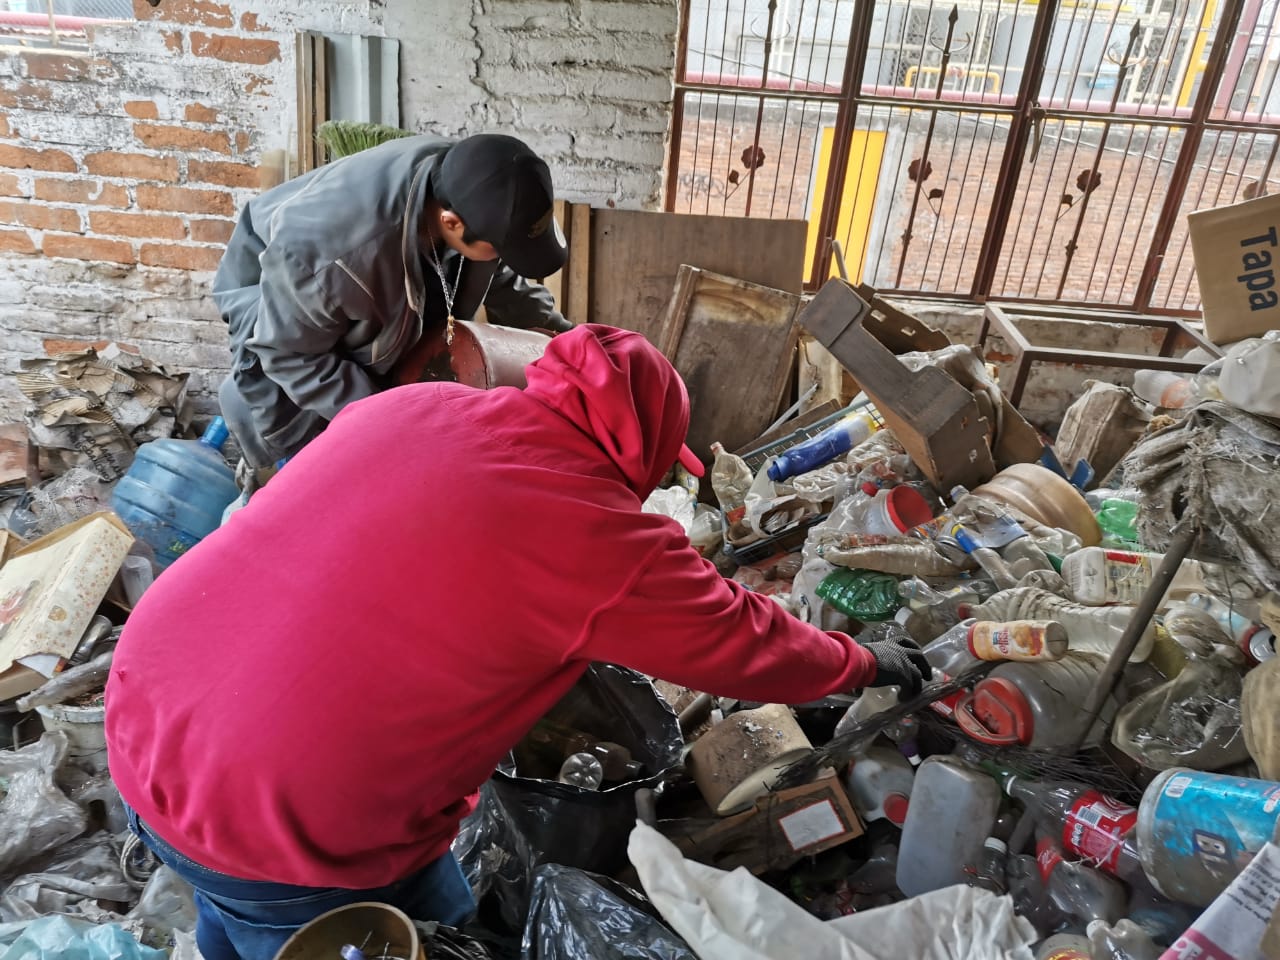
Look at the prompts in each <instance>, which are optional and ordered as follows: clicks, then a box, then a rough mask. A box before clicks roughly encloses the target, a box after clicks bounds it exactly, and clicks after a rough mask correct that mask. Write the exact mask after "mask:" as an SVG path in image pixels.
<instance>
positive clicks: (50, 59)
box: [22, 50, 90, 80]
mask: <svg viewBox="0 0 1280 960" xmlns="http://www.w3.org/2000/svg"><path fill="white" fill-rule="evenodd" d="M22 61H23V63H25V64H26V67H27V69H26V75H27V76H28V77H30V78H31V79H32V80H83V79H84V78H85V77H87V76H88V75H89V63H90V61H89V58H88V57H85V56H77V55H76V54H72V53H48V52H45V51H41V50H27V51H25V52H24V53H23V54H22Z"/></svg>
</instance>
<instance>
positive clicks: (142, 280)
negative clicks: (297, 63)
mask: <svg viewBox="0 0 1280 960" xmlns="http://www.w3.org/2000/svg"><path fill="white" fill-rule="evenodd" d="M134 16H135V19H134V20H133V21H131V22H126V23H120V24H112V25H109V26H99V27H97V28H95V29H94V31H93V33H92V35H91V38H90V44H89V48H88V50H87V52H66V51H61V50H55V51H48V50H34V49H19V48H15V47H4V46H0V420H4V419H12V418H15V417H17V416H19V415H20V413H21V410H22V408H23V399H22V397H21V395H20V394H19V393H18V391H17V388H16V386H15V384H14V382H13V378H12V376H10V374H11V373H12V372H13V371H15V370H16V369H17V368H18V362H19V360H20V359H22V358H23V357H27V356H33V355H39V354H41V353H42V352H43V346H44V344H45V342H46V341H55V340H56V341H59V342H65V341H73V342H97V341H103V340H110V339H120V340H124V341H127V342H129V343H133V344H136V345H138V346H139V347H141V349H142V350H143V352H144V353H145V354H147V355H148V356H150V357H153V358H154V359H156V360H158V361H160V362H161V363H164V364H166V365H168V366H170V367H171V368H172V369H175V370H186V371H190V372H191V373H192V378H191V390H192V398H193V400H194V402H195V405H196V408H197V410H198V411H199V412H200V413H201V414H203V415H206V416H207V415H209V414H211V413H213V412H215V411H216V397H215V395H216V390H217V385H218V383H219V382H220V380H221V378H222V376H223V375H224V373H225V366H226V362H227V355H226V347H225V344H226V332H225V328H224V327H223V325H222V323H221V321H220V319H219V318H218V316H217V312H216V310H215V309H214V308H213V304H212V302H211V300H210V299H209V296H208V284H209V280H210V274H209V271H211V270H212V269H213V268H214V267H215V266H216V265H217V262H218V259H219V257H220V256H221V253H222V250H223V244H224V243H225V241H226V239H227V237H228V236H229V235H230V231H231V227H232V224H233V223H234V218H235V215H236V213H237V211H238V210H239V208H240V207H241V205H242V204H243V203H244V202H245V200H246V199H247V198H249V197H250V196H253V195H254V193H255V192H256V191H257V186H258V182H259V172H258V170H259V164H260V161H261V158H262V156H263V154H264V153H265V152H266V151H269V150H277V149H284V148H290V147H292V145H293V139H294V123H295V121H294V116H295V92H294V63H293V36H294V32H295V31H297V30H318V31H323V32H328V33H352V34H365V35H377V36H382V35H385V36H391V37H395V38H397V39H400V40H401V43H402V46H401V68H400V69H401V86H402V106H403V112H402V124H403V125H404V126H406V127H408V128H410V129H415V130H422V131H432V132H438V133H443V134H446V135H463V134H466V133H471V132H479V131H481V130H508V131H510V132H513V133H517V134H518V135H522V136H525V137H526V139H528V140H529V142H530V143H532V144H533V145H534V146H535V148H536V149H538V150H540V151H541V152H543V153H544V155H545V156H546V157H547V159H548V161H549V162H550V163H551V165H552V168H553V171H554V174H555V179H556V183H557V188H558V192H559V193H560V194H561V195H562V196H564V197H565V198H566V199H570V200H575V201H584V202H590V203H597V204H605V203H613V204H617V205H620V206H631V207H642V206H647V205H651V204H653V203H654V202H656V200H657V196H658V190H659V187H660V185H661V170H662V165H663V162H664V160H665V153H664V137H665V134H666V125H667V124H666V118H667V116H668V114H669V107H670V90H671V72H672V70H673V69H674V59H675V54H674V44H675V29H676V4H675V3H674V2H671V0H566V2H559V0H557V2H548V0H503V2H501V3H494V2H491V0H432V2H431V3H430V4H422V3H420V2H418V0H308V2H307V3H305V4H292V3H290V2H288V0H257V2H250V0H163V2H162V3H161V4H160V6H158V7H152V6H150V5H149V4H148V3H147V2H146V0H135V2H134Z"/></svg>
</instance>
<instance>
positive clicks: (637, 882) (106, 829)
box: [0, 295, 1280, 960]
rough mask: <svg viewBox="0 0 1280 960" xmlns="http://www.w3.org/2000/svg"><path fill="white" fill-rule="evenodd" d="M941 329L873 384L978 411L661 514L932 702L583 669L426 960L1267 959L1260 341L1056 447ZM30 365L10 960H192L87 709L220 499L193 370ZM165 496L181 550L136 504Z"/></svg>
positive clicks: (15, 703)
mask: <svg viewBox="0 0 1280 960" xmlns="http://www.w3.org/2000/svg"><path fill="white" fill-rule="evenodd" d="M820 296H821V295H820ZM806 315H807V314H802V316H801V323H806V319H805V318H806ZM806 325H807V324H806ZM820 327H821V324H819V323H817V321H815V322H814V324H813V326H810V330H811V331H812V332H814V333H815V335H819V336H820V333H819V328H820ZM919 327H920V328H921V329H927V328H924V326H923V325H922V324H921V325H919ZM930 335H931V337H930V344H929V346H930V349H918V350H916V349H905V350H896V351H893V352H892V354H891V356H892V357H893V358H896V359H894V361H893V362H895V363H897V364H900V365H901V368H902V369H901V371H900V375H901V376H902V377H906V378H908V379H910V378H912V377H921V378H923V380H922V381H920V382H925V381H927V382H928V383H932V384H935V385H936V384H944V385H945V386H946V393H947V396H946V397H945V398H943V399H944V400H945V402H947V403H950V402H951V399H953V398H958V400H959V401H963V403H964V404H965V406H964V408H963V409H964V410H966V411H969V412H967V413H965V415H964V416H963V417H962V418H960V419H948V418H947V417H946V416H936V414H937V413H938V408H937V406H936V405H935V406H933V407H930V405H929V404H928V403H923V405H922V402H921V400H920V398H919V397H918V396H917V397H916V398H915V399H914V401H913V400H912V398H910V397H905V398H904V397H902V396H896V395H893V394H892V393H889V392H886V391H884V390H880V389H877V387H876V386H875V385H874V384H873V382H872V381H870V380H868V381H867V382H865V383H863V382H862V381H860V383H861V385H862V386H863V388H864V389H865V390H866V391H867V392H864V393H861V394H859V395H858V396H856V397H853V398H852V400H851V401H850V402H848V403H846V404H844V405H843V406H838V407H837V408H834V409H821V408H820V409H818V410H816V411H813V412H810V413H806V414H799V415H797V416H796V417H795V419H792V420H790V421H788V422H786V423H784V424H782V425H780V426H779V427H778V428H777V429H774V430H772V431H770V432H769V433H768V434H766V435H765V436H762V437H761V438H760V439H759V440H758V441H757V442H755V443H753V444H751V445H749V446H748V447H746V448H743V449H739V450H737V451H729V450H726V449H725V448H724V447H723V446H721V445H719V444H717V445H715V447H714V448H713V450H712V453H713V455H714V462H713V464H712V467H711V470H710V471H709V475H708V477H707V478H706V479H704V480H703V481H701V482H700V481H699V480H697V479H696V478H694V477H692V476H691V475H689V474H688V473H687V472H686V471H684V469H683V468H681V467H677V468H675V469H674V470H673V472H672V474H671V475H670V476H669V478H667V481H666V482H664V484H663V485H662V486H661V487H660V488H659V489H658V490H657V491H655V493H654V494H653V495H652V496H651V497H650V498H649V500H648V501H647V502H646V503H645V505H644V509H646V510H649V511H652V512H655V513H661V514H665V515H667V516H670V517H672V518H673V519H674V520H675V521H676V522H678V523H680V524H681V525H682V526H683V527H684V528H685V530H686V531H687V533H688V535H689V538H690V541H691V542H692V543H693V545H694V546H695V548H697V549H698V550H699V551H700V552H701V553H702V554H703V555H704V556H705V557H706V558H707V559H708V560H709V561H711V562H712V563H714V564H715V565H716V566H717V568H718V569H719V570H720V571H721V573H722V574H724V575H725V576H726V577H730V578H732V579H733V580H735V581H737V582H738V583H739V584H741V585H742V587H743V588H745V589H748V590H752V591H756V592H759V593H761V594H763V595H766V596H768V597H770V598H771V599H772V600H773V601H774V602H776V603H778V604H779V605H780V606H781V607H783V608H784V609H785V610H787V611H788V612H789V613H790V614H791V615H793V616H795V617H797V618H799V619H801V620H804V621H806V622H809V623H812V624H815V625H817V626H819V627H821V628H822V629H825V630H837V631H842V632H845V633H848V634H850V635H853V636H856V637H858V638H860V639H862V640H867V641H869V640H880V639H885V638H892V637H897V638H910V639H911V640H912V641H914V642H916V643H918V644H919V645H921V646H922V647H923V649H924V652H925V655H926V657H927V659H928V661H929V663H930V664H931V666H932V668H933V678H932V680H931V681H930V682H929V683H927V684H926V685H925V687H924V690H923V691H922V692H921V693H920V694H919V695H918V696H911V695H910V694H909V693H907V692H904V691H900V690H898V689H897V688H892V687H890V688H875V689H867V690H864V691H851V692H850V693H849V694H847V695H833V696H829V697H826V698H823V699H822V700H820V701H817V702H813V703H806V704H791V705H780V704H766V703H752V702H745V701H738V700H730V699H727V698H723V697H717V696H714V695H712V694H711V693H710V692H707V691H699V690H690V689H687V688H684V687H680V686H677V685H674V684H671V683H668V682H666V681H665V680H664V679H663V678H660V677H646V676H642V675H640V674H637V673H635V672H633V671H630V670H626V669H624V668H621V667H617V666H612V665H607V664H597V665H594V666H593V667H592V668H591V669H590V670H588V671H587V673H586V674H585V675H584V676H583V678H582V679H581V681H580V682H579V683H578V684H577V685H576V686H575V687H574V688H573V690H572V691H570V693H569V694H568V695H567V696H566V697H565V698H564V699H563V700H562V701H561V702H560V703H558V704H557V705H556V706H555V707H554V708H553V709H552V710H551V711H550V712H549V713H548V714H547V715H546V716H545V717H544V718H543V719H542V720H541V721H540V722H539V723H538V724H537V725H536V726H535V727H534V728H533V730H532V731H530V733H529V734H528V735H527V736H526V737H525V739H524V740H523V741H522V742H521V743H520V744H519V745H518V746H517V747H516V748H515V749H514V750H513V752H512V754H511V756H510V757H509V758H508V761H507V762H506V763H505V764H503V766H502V767H501V768H500V769H499V770H498V771H497V772H496V773H495V775H494V777H493V778H492V779H491V780H490V781H489V782H488V783H487V784H486V785H485V787H484V789H483V791H482V794H481V801H480V804H479V805H478V807H477V809H476V810H475V812H474V813H473V814H472V815H471V817H469V818H468V819H467V820H466V821H464V823H463V826H462V830H461V832H460V834H459V836H458V838H457V840H456V842H455V844H454V852H455V854H456V855H457V856H458V858H459V861H460V862H461V864H462V866H463V869H464V872H465V873H466V875H467V878H468V880H469V882H470V883H471V885H472V887H473V890H474V891H475V893H476V895H477V900H478V902H479V904H480V910H479V914H478V916H477V917H476V918H475V920H474V921H473V922H472V923H471V924H470V925H469V926H468V927H467V928H466V929H465V930H462V931H458V930H451V929H449V928H444V927H439V926H437V925H434V924H417V927H416V935H417V936H418V937H419V938H420V941H421V943H422V944H423V946H424V948H425V950H426V954H427V955H428V956H440V957H455V956H456V957H469V958H472V960H486V958H493V960H499V958H506V957H512V958H515V957H520V958H527V960H587V958H592V960H609V958H619V960H621V958H636V960H650V958H651V960H692V958H694V957H700V958H703V960H742V958H747V960H751V958H775V957H789V956H793V955H802V956H805V957H807V958H810V957H818V958H831V960H837V958H839V960H890V958H901V957H913V958H926V957H927V958H950V957H955V958H959V957H992V958H995V957H1012V958H1027V960H1031V958H1042V960H1047V958H1050V957H1052V958H1056V960H1071V958H1080V960H1083V958H1094V960H1099V958H1104V957H1105V958H1109V960H1149V958H1157V957H1191V956H1213V957H1218V958H1239V960H1244V958H1253V957H1261V956H1268V957H1269V956H1280V920H1274V919H1273V916H1274V915H1275V913H1276V910H1277V905H1278V904H1280V848H1277V846H1276V845H1275V841H1276V837H1277V829H1278V825H1280V736H1277V731H1280V723H1278V720H1277V712H1280V699H1278V698H1277V697H1276V696H1274V695H1273V691H1274V690H1275V689H1276V684H1277V676H1278V675H1280V658H1277V657H1276V652H1277V651H1276V631H1277V630H1280V536H1278V535H1277V534H1275V533H1274V532H1273V530H1274V529H1275V525H1274V524H1273V523H1272V522H1271V518H1270V517H1269V510H1270V506H1271V504H1273V503H1276V502H1280V468H1278V467H1280V464H1278V462H1277V461H1278V460H1280V393H1277V391H1276V388H1275V382H1276V380H1275V378H1267V377H1263V376H1258V375H1256V370H1257V369H1262V368H1265V369H1268V370H1274V369H1280V363H1277V364H1276V365H1275V366H1274V367H1271V366H1267V365H1266V364H1267V359H1266V357H1264V356H1262V355H1261V354H1266V353H1270V354H1276V353H1277V352H1280V338H1277V337H1276V336H1274V335H1272V336H1269V337H1267V338H1260V339H1257V340H1251V341H1245V342H1244V343H1242V344H1240V345H1238V346H1236V347H1235V348H1233V349H1232V351H1231V353H1230V354H1229V355H1228V357H1226V358H1225V359H1222V360H1217V361H1214V362H1212V363H1208V364H1207V365H1206V366H1205V368H1204V369H1203V370H1202V371H1201V372H1200V373H1197V374H1188V375H1186V376H1176V377H1173V378H1172V379H1169V376H1162V377H1161V378H1160V389H1159V391H1157V392H1156V393H1155V394H1152V393H1151V392H1150V391H1146V390H1144V391H1143V392H1144V393H1146V394H1147V395H1148V396H1149V397H1151V398H1152V401H1153V402H1148V401H1147V400H1145V399H1143V397H1141V396H1139V395H1137V394H1135V393H1134V392H1133V391H1130V390H1129V389H1127V388H1124V387H1120V386H1116V385H1114V384H1107V383H1092V384H1091V385H1089V386H1088V389H1087V390H1086V392H1085V393H1084V395H1082V396H1081V397H1080V398H1079V399H1078V401H1077V402H1076V403H1075V404H1074V405H1073V406H1072V407H1071V409H1070V410H1068V412H1067V414H1066V417H1065V419H1064V421H1063V423H1062V424H1061V426H1060V428H1059V430H1058V431H1057V436H1056V440H1055V441H1054V442H1052V443H1046V442H1045V441H1044V438H1042V437H1041V436H1039V435H1038V433H1037V431H1035V429H1034V428H1033V427H1031V426H1030V425H1029V424H1028V423H1026V421H1025V420H1023V419H1022V418H1021V416H1020V415H1019V414H1018V412H1017V411H1016V410H1015V409H1014V408H1013V406H1012V405H1011V404H1009V403H1008V400H1007V398H1005V397H1004V396H1003V394H1002V392H1001V389H1000V385H999V382H998V379H997V377H996V376H995V375H994V371H993V370H992V369H991V368H989V367H988V366H987V365H986V364H985V363H983V361H982V360H981V358H980V357H979V356H978V355H977V354H976V352H974V351H973V350H972V349H970V348H968V347H962V346H955V345H952V346H941V347H940V346H939V344H938V338H939V337H940V336H941V335H939V334H937V332H936V331H930ZM943 339H945V338H943ZM886 355H890V354H889V353H888V351H886ZM1241 358H1244V359H1243V361H1242V360H1241ZM1233 364H1236V366H1233ZM1242 370H1243V371H1244V372H1243V373H1242ZM897 375H899V373H898V372H895V376H897ZM22 378H23V389H24V390H25V391H26V392H27V395H28V396H29V397H30V399H31V403H32V406H31V410H30V412H29V415H28V419H27V423H26V424H25V425H16V426H19V427H22V426H25V429H19V430H15V429H14V425H10V426H8V427H0V452H3V454H4V455H3V456H0V518H3V519H4V521H5V522H4V527H3V529H0V747H3V749H0V824H3V829H2V830H0V960H19V958H21V960H28V958H48V957H56V956H64V955H65V956H72V955H74V956H77V957H84V958H86V960H108V958H116V957H119V958H139V960H152V958H158V957H161V956H165V955H169V956H174V957H183V958H194V957H196V956H198V952H197V951H196V948H195V945H194V942H193V938H192V930H193V929H194V918H195V912H194V904H193V900H192V895H191V890H190V888H189V887H187V886H186V884H185V883H184V882H183V881H181V880H180V879H179V878H178V877H176V876H175V875H173V873H172V872H171V871H169V870H168V868H166V867H163V866H161V865H159V864H158V863H157V862H156V861H155V860H154V859H153V858H152V857H151V856H150V854H148V853H147V851H146V849H145V848H144V847H142V846H140V845H139V844H137V843H136V842H135V841H133V840H132V839H131V834H130V832H129V829H128V823H127V820H126V813H125V810H124V807H123V804H122V803H121V801H120V798H119V795H118V794H117V793H116V792H115V789H114V787H113V785H112V783H111V780H110V776H109V773H108V771H107V765H106V747H105V740H104V739H103V736H102V715H103V706H102V687H103V684H104V682H105V678H106V675H107V672H108V670H109V668H110V663H111V657H112V650H113V647H114V643H115V641H116V639H117V638H118V636H119V633H120V630H121V628H122V626H123V624H124V623H125V622H126V620H127V618H128V615H129V611H130V610H131V609H132V606H133V604H135V603H136V602H137V600H138V598H139V597H140V596H141V595H142V593H143V592H144V591H145V590H146V589H147V588H148V587H149V585H150V583H151V581H152V579H153V578H154V577H155V576H156V575H157V574H158V573H159V572H160V571H161V570H163V569H164V568H165V567H166V566H167V565H168V564H169V563H171V562H173V560H174V559H175V558H176V557H177V556H180V555H181V553H182V552H184V551H185V550H187V549H189V548H190V546H191V545H192V544H194V543H195V542H197V541H198V540H199V538H200V537H201V536H203V535H205V534H207V533H208V532H210V531H211V530H212V529H214V528H215V527H216V526H217V525H218V524H219V523H221V522H223V520H224V519H225V517H226V516H228V515H229V513H230V512H231V511H232V510H234V509H235V507H236V504H237V503H238V502H240V500H239V490H238V488H237V486H236V484H235V479H234V472H233V471H232V468H231V467H230V465H229V464H228V463H227V462H226V460H225V459H224V455H223V452H222V450H223V444H224V442H225V440H226V430H225V427H224V426H223V425H222V424H221V423H220V421H218V420H216V419H215V421H214V422H213V423H212V424H211V425H210V427H209V429H208V430H206V432H205V433H204V435H203V436H202V437H200V438H199V439H197V438H196V437H195V436H194V435H192V434H191V433H190V416H189V414H188V412H187V411H186V410H185V404H184V402H183V401H184V387H183V385H184V383H185V377H182V376H176V377H175V376H171V375H169V374H168V373H166V372H165V371H163V370H162V369H160V368H158V367H155V366H154V365H153V364H150V363H149V362H148V361H146V360H144V359H142V358H140V357H137V356H135V355H131V354H129V353H127V352H122V351H120V350H118V349H115V348H109V349H108V350H106V351H88V352H86V353H84V354H75V355H63V356H59V357H53V358H47V359H44V360H41V361H31V362H29V363H28V364H26V365H24V373H23V375H22ZM940 378H941V379H940ZM1150 381H1151V378H1146V380H1145V381H1142V378H1140V382H1146V383H1150ZM1174 381H1176V382H1174ZM925 399H926V400H927V399H928V398H925ZM942 402H943V401H942V400H940V401H939V403H942ZM913 404H914V405H913ZM957 409H960V407H957ZM971 414H972V415H971ZM962 421H963V423H962ZM175 434H178V435H179V436H174V435H175ZM1064 464H1065V466H1064ZM162 469H164V470H170V471H177V472H178V473H180V474H182V475H183V476H184V477H186V478H187V479H188V480H189V481H190V485H189V488H188V493H187V494H186V495H185V497H184V500H183V503H184V507H185V508H186V509H187V510H188V513H187V514H185V515H184V517H185V519H184V520H183V523H184V524H185V526H180V525H177V524H176V522H175V521H173V520H172V514H171V515H170V517H171V519H170V520H169V521H166V522H159V521H158V520H157V519H156V518H157V517H159V516H160V515H161V514H162V511H161V510H159V509H158V507H157V504H156V503H154V502H152V501H150V500H148V497H152V496H154V493H152V492H150V491H152V488H151V487H150V486H149V485H148V483H147V478H148V472H149V471H156V470H162ZM54 606H58V607H60V608H61V609H62V614H61V615H60V616H59V617H57V618H50V617H48V616H46V615H45V613H47V611H48V610H49V609H50V608H52V607H54ZM51 624H53V626H51ZM335 956H336V954H335Z"/></svg>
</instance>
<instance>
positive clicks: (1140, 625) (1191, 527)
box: [1063, 517, 1200, 755]
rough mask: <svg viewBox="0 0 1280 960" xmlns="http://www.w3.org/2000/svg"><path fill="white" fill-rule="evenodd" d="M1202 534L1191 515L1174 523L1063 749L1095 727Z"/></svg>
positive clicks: (1071, 750) (1069, 750)
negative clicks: (1151, 572)
mask: <svg viewBox="0 0 1280 960" xmlns="http://www.w3.org/2000/svg"><path fill="white" fill-rule="evenodd" d="M1199 535H1200V525H1199V523H1197V522H1196V521H1195V520H1194V519H1193V518H1191V517H1184V518H1183V519H1182V520H1180V521H1179V522H1178V523H1177V524H1176V525H1175V526H1174V528H1173V535H1172V537H1171V538H1170V541H1169V546H1168V549H1166V550H1165V553H1164V559H1163V560H1161V561H1160V566H1158V567H1156V569H1155V572H1154V573H1153V574H1152V575H1151V586H1149V587H1147V592H1146V593H1144V594H1143V595H1142V600H1141V601H1139V603H1138V605H1137V606H1136V607H1134V610H1133V616H1132V617H1131V618H1130V619H1129V625H1128V626H1126V627H1125V629H1124V633H1122V634H1121V635H1120V640H1119V642H1118V643H1117V644H1116V647H1115V649H1114V650H1112V651H1111V659H1109V660H1108V661H1107V665H1106V667H1105V668H1104V669H1103V671H1102V675H1101V676H1100V677H1099V678H1098V682H1097V683H1096V684H1094V686H1093V687H1092V688H1091V689H1090V690H1089V696H1088V697H1086V698H1085V702H1084V710H1083V711H1082V712H1083V716H1082V717H1081V720H1080V728H1079V729H1078V730H1077V731H1076V735H1075V737H1074V738H1073V739H1072V741H1071V744H1070V746H1069V747H1068V748H1066V749H1065V750H1064V751H1063V752H1064V753H1066V754H1068V755H1070V754H1073V753H1075V752H1076V751H1077V750H1079V749H1080V748H1081V746H1083V745H1084V742H1085V740H1086V739H1087V738H1088V736H1089V731H1090V730H1092V729H1093V724H1094V721H1095V720H1097V718H1098V714H1099V713H1101V712H1102V705H1103V704H1104V703H1106V701H1107V697H1109V696H1111V693H1112V691H1114V690H1115V688H1116V687H1117V686H1118V685H1119V683H1120V678H1121V676H1122V674H1123V673H1124V668H1125V665H1126V664H1128V662H1129V657H1131V656H1132V655H1133V651H1134V650H1135V649H1136V648H1137V646H1138V641H1139V640H1140V639H1142V634H1143V632H1145V631H1146V629H1147V624H1149V623H1150V622H1151V618H1152V617H1153V616H1155V612H1156V608H1157V607H1159V606H1160V601H1161V600H1162V599H1164V595H1165V593H1166V592H1167V591H1168V589H1169V584H1171V583H1172V582H1173V578H1174V575H1175V574H1177V572H1178V568H1179V567H1180V566H1182V561H1183V560H1185V559H1186V558H1187V554H1189V553H1190V552H1191V547H1192V545H1193V544H1194V543H1195V542H1196V537H1197V536H1199Z"/></svg>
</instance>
